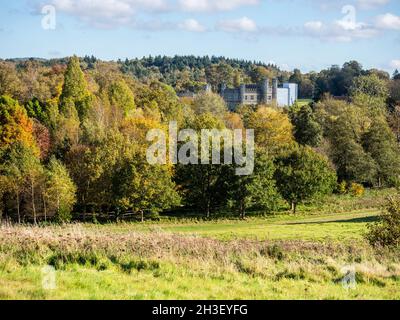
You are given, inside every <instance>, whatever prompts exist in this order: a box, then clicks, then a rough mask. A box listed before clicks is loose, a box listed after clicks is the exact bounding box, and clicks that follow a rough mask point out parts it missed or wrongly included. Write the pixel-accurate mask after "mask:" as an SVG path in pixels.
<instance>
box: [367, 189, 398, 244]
mask: <svg viewBox="0 0 400 320" xmlns="http://www.w3.org/2000/svg"><path fill="white" fill-rule="evenodd" d="M366 239H367V240H368V241H369V243H370V244H371V245H373V246H376V247H390V248H393V249H397V248H399V247H400V196H399V195H396V196H391V197H389V198H388V200H387V205H386V210H385V212H384V213H383V214H382V215H381V216H380V217H379V220H378V221H377V222H376V223H374V224H371V225H369V231H368V233H367V234H366Z"/></svg>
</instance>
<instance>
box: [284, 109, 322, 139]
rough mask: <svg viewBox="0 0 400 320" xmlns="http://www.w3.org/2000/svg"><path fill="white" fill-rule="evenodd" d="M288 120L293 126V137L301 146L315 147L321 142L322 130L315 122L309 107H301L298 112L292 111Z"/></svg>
mask: <svg viewBox="0 0 400 320" xmlns="http://www.w3.org/2000/svg"><path fill="white" fill-rule="evenodd" d="M290 118H291V120H292V123H293V126H294V137H295V138H296V141H297V142H298V143H300V144H301V145H309V146H311V147H317V146H318V145H319V144H320V142H321V140H322V128H321V126H320V125H319V123H318V122H317V121H316V117H315V114H314V113H313V111H312V109H311V107H310V106H307V105H306V106H302V107H301V108H300V110H299V111H297V112H296V111H292V112H291V113H290Z"/></svg>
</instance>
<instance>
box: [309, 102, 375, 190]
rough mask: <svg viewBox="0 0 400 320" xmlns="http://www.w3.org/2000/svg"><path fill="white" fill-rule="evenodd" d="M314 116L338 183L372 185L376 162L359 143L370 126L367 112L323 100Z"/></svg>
mask: <svg viewBox="0 0 400 320" xmlns="http://www.w3.org/2000/svg"><path fill="white" fill-rule="evenodd" d="M316 115H317V119H318V121H319V122H320V124H321V126H322V127H323V130H324V137H325V139H326V140H327V142H328V148H327V153H328V154H329V157H330V159H331V160H332V162H333V164H334V165H335V168H336V171H337V175H338V177H339V180H340V181H347V182H357V183H363V184H370V185H371V184H373V183H374V181H375V177H376V163H375V161H374V159H372V157H371V156H370V155H369V154H368V153H367V152H365V150H364V148H363V146H362V144H361V142H362V136H363V134H364V133H365V132H366V131H367V130H368V128H369V127H370V126H371V119H370V117H369V111H368V109H367V108H363V107H361V106H356V105H353V104H349V103H346V102H344V101H336V100H334V99H326V100H324V101H322V102H320V103H318V104H317V105H316Z"/></svg>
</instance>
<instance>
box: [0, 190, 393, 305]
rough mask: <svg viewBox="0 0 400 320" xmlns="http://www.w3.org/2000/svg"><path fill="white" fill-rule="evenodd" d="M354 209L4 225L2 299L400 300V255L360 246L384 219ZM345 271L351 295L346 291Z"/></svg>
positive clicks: (344, 203)
mask: <svg viewBox="0 0 400 320" xmlns="http://www.w3.org/2000/svg"><path fill="white" fill-rule="evenodd" d="M378 194H379V195H381V193H376V194H371V193H369V194H367V195H365V196H364V198H363V199H364V203H365V204H368V203H369V202H368V199H369V200H370V201H372V199H375V204H378V203H379V201H381V199H380V196H378ZM361 200H362V199H359V201H360V203H361ZM338 201H339V202H338ZM357 201H358V200H355V199H353V201H352V202H351V203H352V204H353V205H354V204H355V203H357ZM349 203H350V198H348V199H347V198H346V197H341V198H340V199H338V198H337V197H336V198H334V199H333V198H332V199H331V201H327V202H326V204H325V206H320V207H319V208H320V209H321V210H319V211H318V210H315V209H312V211H310V210H311V209H310V208H312V206H311V205H309V206H304V207H303V208H302V211H301V212H300V213H299V214H297V215H289V214H283V213H281V214H277V215H274V216H266V217H249V218H248V219H247V220H245V221H241V220H235V219H232V218H231V219H228V218H226V219H219V220H212V221H202V220H195V219H190V218H188V219H177V218H168V219H166V218H165V219H162V220H161V221H153V222H151V221H150V222H145V223H136V222H129V223H128V222H125V223H111V224H93V223H87V224H82V223H76V224H67V225H58V226H57V225H47V226H36V227H35V226H17V225H7V224H3V225H2V226H1V227H0V299H400V255H399V253H398V252H389V251H385V250H383V249H381V250H377V249H373V248H372V247H370V246H369V244H368V243H366V241H365V240H364V238H363V235H364V233H365V232H366V231H367V224H368V223H371V222H372V221H374V220H376V218H377V215H378V214H379V212H380V209H379V208H378V207H376V208H364V209H360V208H358V209H354V210H350V211H346V209H349ZM339 204H340V206H339ZM331 206H334V207H335V208H336V209H337V210H338V212H336V213H328V212H324V210H327V208H329V207H331ZM340 208H342V210H340ZM46 266H47V268H48V266H51V267H52V268H54V272H55V284H56V286H55V287H54V288H50V289H49V288H46V286H43V277H44V276H45V274H44V270H47V269H43V268H44V267H45V268H46ZM349 267H350V268H354V270H355V271H356V273H355V283H356V286H355V287H353V288H349V287H348V286H344V285H343V282H342V279H343V277H344V276H345V273H346V272H347V271H348V270H349V269H348V268H349Z"/></svg>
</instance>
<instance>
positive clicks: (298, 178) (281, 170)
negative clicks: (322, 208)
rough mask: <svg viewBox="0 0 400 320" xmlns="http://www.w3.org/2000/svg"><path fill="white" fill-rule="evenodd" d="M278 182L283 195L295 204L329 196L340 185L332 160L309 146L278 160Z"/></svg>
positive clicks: (276, 175)
mask: <svg viewBox="0 0 400 320" xmlns="http://www.w3.org/2000/svg"><path fill="white" fill-rule="evenodd" d="M276 168H277V169H276V172H275V179H276V183H277V187H278V190H279V193H280V194H281V195H282V197H283V198H284V199H285V200H286V201H287V202H288V203H291V205H292V210H293V213H296V208H297V205H298V204H299V203H301V202H303V201H306V200H311V199H313V198H315V197H316V196H320V195H324V194H329V193H331V192H332V191H333V188H334V186H335V185H336V180H337V178H336V174H335V172H334V170H333V169H332V168H331V167H330V166H329V163H328V160H327V159H326V158H325V157H323V156H322V155H320V154H317V153H316V152H314V151H313V150H312V149H310V148H309V147H299V148H298V149H295V150H293V151H291V152H289V153H288V154H287V155H284V156H281V157H278V158H277V160H276Z"/></svg>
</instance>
